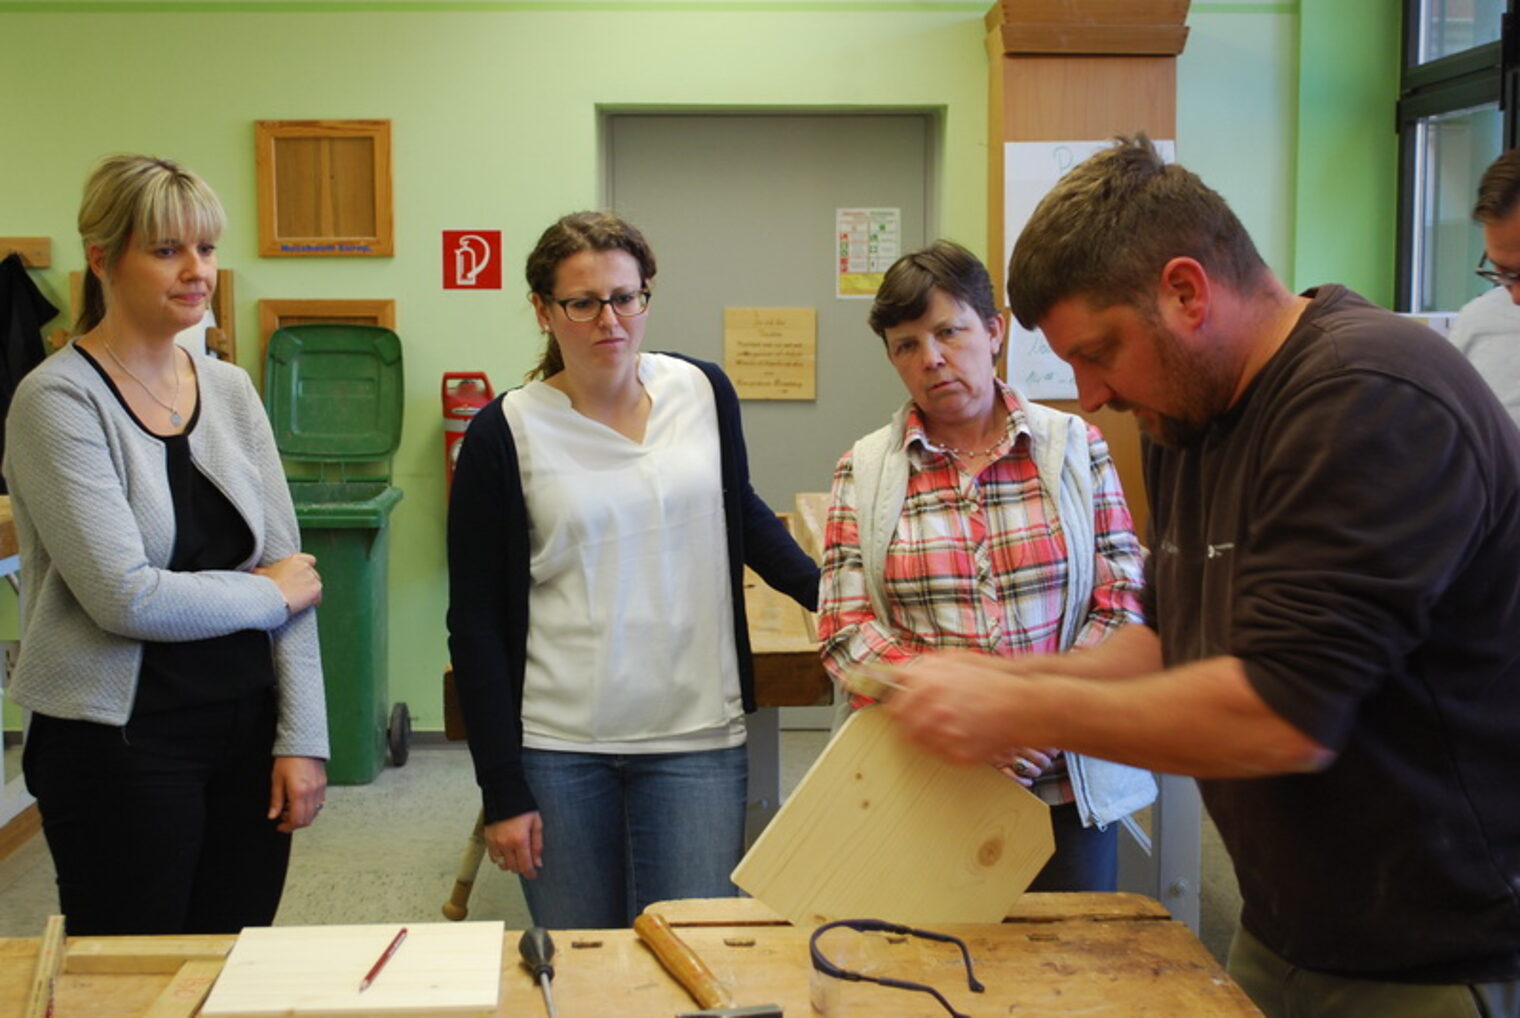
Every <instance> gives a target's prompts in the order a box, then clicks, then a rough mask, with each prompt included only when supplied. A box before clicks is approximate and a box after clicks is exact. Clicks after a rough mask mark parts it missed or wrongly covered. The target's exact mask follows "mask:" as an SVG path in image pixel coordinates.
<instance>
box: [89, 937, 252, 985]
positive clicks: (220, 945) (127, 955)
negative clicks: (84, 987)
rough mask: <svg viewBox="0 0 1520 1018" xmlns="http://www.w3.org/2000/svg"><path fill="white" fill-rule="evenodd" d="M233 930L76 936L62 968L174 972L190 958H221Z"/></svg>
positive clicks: (101, 971) (99, 972) (110, 972)
mask: <svg viewBox="0 0 1520 1018" xmlns="http://www.w3.org/2000/svg"><path fill="white" fill-rule="evenodd" d="M236 941H237V935H236V934H231V933H229V934H223V935H211V934H205V935H201V936H194V937H76V938H75V939H74V942H73V943H71V944H70V945H69V951H68V957H67V958H66V959H65V961H64V971H65V972H67V973H68V974H70V975H123V974H144V973H148V974H160V975H173V974H174V973H177V972H178V971H179V970H180V968H181V967H182V966H183V965H184V964H185V963H186V962H191V961H215V962H221V961H222V960H223V959H225V958H226V957H227V952H228V951H230V950H232V945H233V943H235V942H236Z"/></svg>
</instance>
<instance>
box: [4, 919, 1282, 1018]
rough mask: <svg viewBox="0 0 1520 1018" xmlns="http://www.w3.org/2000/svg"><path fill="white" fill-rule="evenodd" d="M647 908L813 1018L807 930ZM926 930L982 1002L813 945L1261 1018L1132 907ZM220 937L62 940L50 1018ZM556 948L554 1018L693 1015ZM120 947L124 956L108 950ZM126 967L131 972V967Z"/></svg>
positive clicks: (214, 949) (744, 995) (119, 995)
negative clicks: (967, 963)
mask: <svg viewBox="0 0 1520 1018" xmlns="http://www.w3.org/2000/svg"><path fill="white" fill-rule="evenodd" d="M655 908H656V910H658V911H660V912H661V913H662V914H664V915H665V916H666V917H667V918H669V919H670V920H671V922H672V923H673V925H675V926H676V927H677V929H678V932H679V933H680V935H681V937H682V938H683V939H684V940H686V942H687V943H688V944H690V945H691V947H692V948H693V949H694V950H695V951H696V952H697V953H698V954H699V955H700V956H701V957H702V958H703V959H704V960H705V961H706V962H707V964H708V966H709V967H710V968H711V969H712V970H713V972H714V973H715V974H716V975H717V976H718V978H719V979H720V980H722V981H724V982H725V983H727V984H728V985H729V987H730V988H731V989H732V991H733V994H734V998H735V1000H736V1001H737V1002H738V1003H740V1004H759V1003H779V1004H780V1005H781V1006H782V1008H783V1010H784V1012H785V1014H786V1015H788V1016H789V1018H812V1016H813V1015H815V1012H814V1011H813V1010H812V1008H811V1005H810V1002H809V973H810V971H811V965H810V962H809V958H808V937H809V935H810V933H811V931H810V930H807V929H799V928H795V927H792V926H789V925H786V924H784V923H781V922H779V921H777V920H776V918H775V914H774V913H772V912H770V911H769V910H768V909H766V908H765V907H764V906H763V905H760V904H759V903H758V902H753V901H749V900H747V899H723V900H711V901H697V902H668V903H664V904H662V905H659V906H656V907H655ZM937 932H946V933H954V934H956V935H957V936H961V937H963V938H964V939H965V940H966V942H967V944H968V945H969V947H970V949H971V956H972V959H973V961H974V962H975V965H976V973H977V976H978V978H980V979H981V980H982V982H983V983H985V984H986V987H987V990H986V992H985V993H981V994H977V993H972V992H970V991H969V990H968V989H967V987H966V981H965V976H964V974H963V971H964V970H963V968H962V966H961V964H960V961H959V953H958V952H956V951H955V950H954V948H953V947H949V946H947V945H942V944H934V943H932V942H929V941H923V940H919V939H916V938H909V939H907V940H904V941H902V942H900V943H893V942H889V941H888V940H887V939H886V938H883V937H880V936H877V935H863V934H857V933H854V932H850V931H840V932H838V933H833V932H831V933H829V934H825V939H824V944H825V947H826V949H829V948H830V945H832V949H831V951H830V953H831V956H833V955H834V954H836V953H837V954H838V955H839V957H838V960H839V961H840V963H841V964H846V965H849V964H854V965H855V966H857V967H862V968H869V967H873V966H874V967H877V969H878V971H879V972H880V973H881V974H885V975H891V976H896V977H899V978H904V979H915V980H919V981H922V982H926V983H929V984H931V985H933V986H935V987H936V988H938V989H939V990H940V991H941V992H942V993H944V994H945V996H946V997H948V998H949V1000H950V1001H951V1003H952V1004H954V1005H955V1006H956V1008H957V1009H959V1010H961V1011H964V1012H966V1013H967V1014H970V1015H973V1016H975V1018H991V1016H1001V1015H1008V1014H1017V1015H1019V1016H1021V1018H1046V1016H1049V1018H1056V1016H1062V1015H1089V1016H1090V1015H1113V1016H1115V1018H1118V1016H1124V1018H1139V1016H1147V1015H1151V1016H1156V1018H1189V1016H1194V1015H1209V1016H1213V1018H1260V1012H1259V1011H1257V1010H1256V1009H1255V1007H1253V1006H1252V1005H1251V1003H1250V1002H1249V1001H1248V1000H1247V998H1246V997H1245V995H1244V993H1242V992H1241V990H1240V989H1239V987H1237V986H1236V985H1235V984H1234V983H1233V982H1232V981H1231V980H1230V979H1229V977H1228V976H1227V975H1225V973H1224V970H1223V969H1221V968H1220V967H1219V965H1218V963H1217V962H1215V961H1214V959H1213V957H1212V956H1211V955H1210V954H1209V953H1208V952H1207V951H1206V950H1205V949H1204V947H1203V945H1202V944H1200V943H1199V942H1198V940H1197V939H1196V938H1195V937H1194V936H1193V935H1192V933H1191V932H1190V931H1189V930H1188V928H1187V927H1186V926H1184V925H1182V924H1181V923H1178V922H1174V921H1172V920H1171V919H1169V918H1167V916H1166V913H1165V911H1163V910H1162V909H1161V907H1160V906H1159V905H1158V904H1156V903H1155V902H1154V901H1151V900H1150V899H1147V898H1142V897H1138V896H1136V895H1123V894H1067V895H1045V894H1031V895H1025V897H1024V898H1023V899H1022V900H1021V901H1020V902H1019V904H1018V905H1017V906H1016V907H1015V909H1014V911H1013V914H1012V915H1011V916H1010V917H1009V919H1008V920H1007V921H1006V922H1004V923H1002V924H988V925H975V926H945V927H943V928H941V929H938V930H937ZM518 936H519V931H516V930H508V931H507V933H506V947H505V951H504V973H503V979H502V999H501V1005H500V1007H499V1009H498V1011H497V1013H498V1015H501V1016H502V1018H508V1016H510V1018H523V1016H539V1015H543V1014H544V1013H545V1012H544V1007H543V1001H542V998H541V996H540V994H539V992H538V989H537V988H536V986H535V984H534V982H533V980H532V978H531V977H530V976H529V975H528V973H527V972H526V970H524V969H523V968H522V967H521V966H520V965H518V964H517V953H516V952H517V939H518ZM836 937H837V938H839V940H838V941H837V942H836V941H835V940H834V939H832V938H836ZM231 941H232V938H231V937H179V938H130V941H129V938H76V939H74V940H72V941H71V942H70V944H69V951H68V956H67V961H66V963H65V966H64V976H63V978H62V979H61V980H60V982H59V989H58V997H57V1007H56V1008H55V1011H54V1013H55V1014H57V1015H64V1016H67V1018H137V1016H141V1015H144V1014H146V1013H147V1012H148V1010H149V1008H150V1007H151V1006H152V1004H153V1002H154V1000H155V998H156V997H158V995H159V994H160V993H162V992H163V991H164V989H165V987H166V986H167V985H168V984H169V981H170V978H171V973H172V972H173V971H175V970H176V969H177V968H178V963H179V961H180V960H182V959H183V958H188V957H193V956H204V955H210V956H212V957H215V956H217V955H219V954H220V953H222V952H225V951H226V950H227V949H228V947H230V945H231ZM554 941H555V945H556V947H557V949H558V954H557V955H556V957H555V962H554V964H555V978H554V983H553V989H554V1000H555V1004H556V1006H557V1008H558V1011H559V1014H560V1015H561V1016H562V1018H612V1016H616V1018H670V1016H672V1015H675V1014H678V1013H681V1012H685V1011H691V1010H695V1009H696V1008H695V1005H693V1004H692V1002H691V1000H690V998H688V997H687V996H686V994H685V992H684V991H683V990H682V989H681V988H680V987H679V986H678V985H677V984H676V983H675V982H674V981H673V980H672V979H671V978H670V977H669V976H668V975H666V973H665V971H664V970H663V969H661V968H660V966H659V963H658V962H657V961H656V960H655V959H654V957H653V955H651V954H650V953H649V951H648V950H647V949H645V947H644V946H643V945H642V944H641V943H639V942H638V941H637V939H636V937H635V935H634V933H633V931H632V930H555V931H554ZM129 943H130V946H131V947H132V950H130V951H122V950H119V948H121V947H123V946H128V945H129ZM577 945H580V946H577ZM160 948H162V949H161V950H160ZM36 951H37V941H36V940H34V939H11V940H4V939H0V1018H13V1016H19V1015H20V1014H21V1006H22V1004H21V1002H22V1000H23V997H24V993H25V990H26V986H27V983H28V981H29V979H30V975H31V969H32V964H31V963H32V960H33V958H34V957H35V954H36ZM845 954H848V955H849V958H848V959H847V958H846V957H845ZM155 955H156V961H155V960H154V956H155ZM129 956H130V957H132V958H136V959H138V960H137V961H136V962H132V963H129V962H127V961H126V960H125V959H126V958H127V957H129ZM143 959H147V960H143ZM123 969H138V970H142V969H157V970H158V971H136V972H123V971H122V970H123ZM102 970H110V971H102ZM848 992H849V993H850V994H851V995H852V996H851V998H850V1000H851V1003H852V1004H853V1003H859V1004H860V1005H861V1007H863V1008H864V1010H862V1011H858V1012H856V1013H860V1014H869V1015H871V1016H872V1018H937V1016H942V1015H944V1011H943V1010H941V1009H940V1007H939V1005H938V1004H936V1003H935V1002H934V1000H933V999H932V998H930V997H928V996H927V995H925V994H921V993H912V992H906V991H902V990H890V989H886V988H883V987H878V986H871V985H867V984H850V986H849V987H848Z"/></svg>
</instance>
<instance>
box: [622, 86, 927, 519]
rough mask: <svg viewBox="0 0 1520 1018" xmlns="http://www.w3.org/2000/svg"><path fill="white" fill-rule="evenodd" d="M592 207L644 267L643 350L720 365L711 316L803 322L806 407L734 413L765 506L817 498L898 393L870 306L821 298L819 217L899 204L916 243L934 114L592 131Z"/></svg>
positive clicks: (652, 118)
mask: <svg viewBox="0 0 1520 1018" xmlns="http://www.w3.org/2000/svg"><path fill="white" fill-rule="evenodd" d="M603 128H604V151H605V153H606V157H607V160H608V162H607V174H606V181H607V195H606V197H607V205H608V207H609V208H611V209H613V210H615V211H616V212H618V213H619V214H620V215H622V216H624V217H625V218H627V219H628V220H629V221H630V222H632V223H634V224H635V225H637V226H638V227H639V228H640V229H641V230H643V231H644V233H645V235H646V236H647V237H648V238H649V242H650V244H651V246H652V247H653V248H654V252H655V257H656V259H657V260H658V263H659V274H658V276H657V278H656V283H655V297H654V302H653V304H652V305H651V307H650V314H651V318H650V322H649V331H648V333H647V334H646V337H645V340H644V346H645V349H648V350H674V351H679V352H681V353H685V354H690V355H691V356H694V357H701V358H703V359H705V360H711V361H716V362H717V363H719V364H721V363H722V362H723V309H724V308H725V307H811V308H816V309H817V312H818V346H817V381H816V393H817V396H816V399H814V400H811V401H805V402H804V401H788V402H781V401H770V400H747V401H745V402H744V404H743V413H744V427H745V435H746V438H747V440H748V443H749V456H750V471H751V476H752V478H753V480H754V484H755V490H756V491H758V492H759V493H760V495H761V497H762V498H764V499H765V500H766V501H767V502H768V503H770V505H771V507H772V508H774V509H776V510H778V511H789V510H790V509H791V507H792V496H793V495H794V494H795V493H796V492H799V491H827V490H828V487H829V479H830V477H831V476H832V473H833V468H834V463H835V461H836V460H837V459H838V458H839V456H840V454H841V453H843V452H844V451H845V449H847V448H849V446H850V444H851V443H852V442H854V441H855V439H857V438H859V437H860V436H861V435H863V434H865V433H866V432H868V431H870V430H872V429H874V428H876V427H878V426H880V425H882V424H884V423H886V421H887V418H888V417H889V416H891V413H892V411H893V410H894V409H895V408H896V407H897V406H898V405H899V404H900V403H901V402H902V401H903V399H904V398H905V394H904V392H903V389H902V384H901V383H900V382H899V381H898V379H897V375H896V373H895V372H893V370H892V368H891V366H890V365H889V364H888V363H887V360H886V357H885V355H884V354H883V352H882V346H881V341H880V340H879V339H878V338H877V337H876V335H875V333H873V332H871V330H870V329H869V328H868V327H867V326H866V313H867V311H868V310H869V309H870V301H869V300H864V299H840V298H836V297H835V295H834V275H833V272H834V267H835V259H836V253H835V241H834V210H835V209H836V208H854V207H870V208H881V207H886V208H898V209H901V210H902V231H903V232H902V250H904V251H910V250H913V249H914V248H918V247H922V246H923V245H924V244H925V243H926V239H927V238H929V237H930V230H931V228H932V224H931V223H930V222H929V219H930V211H929V202H928V193H929V189H930V181H931V179H932V177H931V172H930V164H931V159H932V158H933V146H934V142H933V139H934V136H935V133H936V130H937V127H936V124H935V121H934V118H933V116H932V115H931V114H928V113H890V114H826V113H823V114H796V113H784V114H736V115H710V114H700V115H686V114H649V113H617V114H609V115H608V116H607V118H606V120H605V121H604V124H603Z"/></svg>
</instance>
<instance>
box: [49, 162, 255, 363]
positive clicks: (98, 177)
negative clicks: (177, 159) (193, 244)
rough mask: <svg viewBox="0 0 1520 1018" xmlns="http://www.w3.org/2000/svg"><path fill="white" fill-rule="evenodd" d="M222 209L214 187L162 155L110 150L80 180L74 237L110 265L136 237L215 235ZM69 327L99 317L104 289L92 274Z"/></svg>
mask: <svg viewBox="0 0 1520 1018" xmlns="http://www.w3.org/2000/svg"><path fill="white" fill-rule="evenodd" d="M226 226H227V214H226V212H225V211H223V209H222V202H221V199H219V198H217V196H216V192H215V191H213V190H211V188H210V186H209V185H207V183H206V182H205V181H204V180H202V179H201V178H200V177H198V176H196V175H195V174H194V173H192V172H190V171H189V170H187V169H185V168H184V167H182V166H180V165H179V164H178V163H174V162H171V161H169V160H168V159H157V158H155V157H153V156H140V155H115V156H107V157H106V158H105V159H102V160H101V161H100V163H99V165H97V166H96V167H95V169H94V171H93V172H91V174H90V178H89V180H87V181H86V182H85V185H84V200H83V201H82V202H80V205H79V238H80V240H81V241H83V242H84V247H85V251H86V256H88V252H89V249H90V248H91V247H99V248H101V249H102V250H104V251H105V253H106V265H107V266H108V267H109V266H111V265H114V264H116V262H117V260H119V259H120V258H121V256H122V255H123V254H124V253H125V252H126V250H127V245H128V244H129V243H131V242H132V238H133V237H136V238H137V241H138V243H144V244H145V243H149V242H151V241H155V240H163V239H165V238H168V237H179V236H180V235H181V234H184V235H185V237H187V238H188V237H196V238H199V239H205V240H216V239H217V238H218V237H220V236H221V235H222V230H224V229H225V228H226ZM82 304H83V306H82V307H81V308H80V311H79V321H78V322H77V323H76V325H75V328H76V329H77V330H78V331H79V332H80V333H81V334H83V333H85V332H88V331H90V330H91V329H93V328H94V327H95V326H96V325H98V324H100V320H101V318H103V317H104V316H105V313H106V306H105V292H104V290H103V289H102V287H101V285H100V280H99V279H98V278H96V276H95V273H94V272H92V271H89V270H88V269H87V270H86V272H85V276H84V300H83V302H82Z"/></svg>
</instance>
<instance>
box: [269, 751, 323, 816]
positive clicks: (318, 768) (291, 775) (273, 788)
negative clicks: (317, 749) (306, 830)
mask: <svg viewBox="0 0 1520 1018" xmlns="http://www.w3.org/2000/svg"><path fill="white" fill-rule="evenodd" d="M326 799H327V765H326V764H324V763H323V762H322V761H321V760H318V759H316V758H315V757H309V756H277V757H275V758H274V773H273V774H272V775H271V778H270V782H269V819H271V820H274V819H276V818H278V819H279V821H280V823H279V825H278V827H277V828H276V829H277V830H279V831H282V832H283V833H285V834H289V833H290V832H291V831H293V830H295V829H296V828H297V827H306V826H308V825H309V824H310V823H311V822H312V821H313V820H315V819H317V814H318V813H320V812H321V811H322V804H323V802H324V801H325V800H326Z"/></svg>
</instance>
